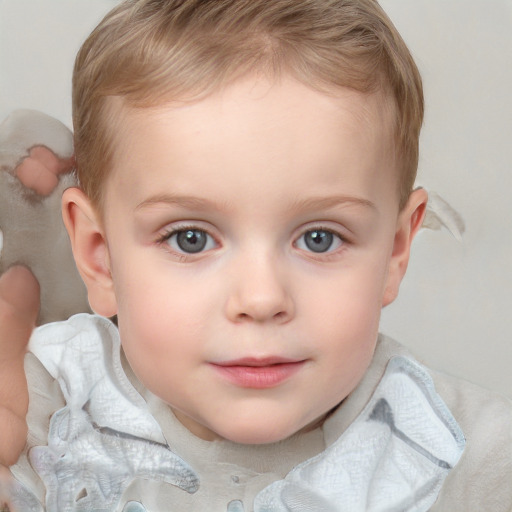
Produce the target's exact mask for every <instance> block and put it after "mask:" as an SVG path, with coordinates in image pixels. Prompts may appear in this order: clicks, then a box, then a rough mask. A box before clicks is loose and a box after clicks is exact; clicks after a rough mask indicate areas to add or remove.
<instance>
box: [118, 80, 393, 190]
mask: <svg viewBox="0 0 512 512" xmlns="http://www.w3.org/2000/svg"><path fill="white" fill-rule="evenodd" d="M115 109H116V110H117V115H116V117H117V119H118V121H117V122H116V123H115V124H116V125H117V126H116V127H115V147H114V159H113V169H112V171H111V174H110V178H109V179H110V182H112V183H118V182H119V181H122V182H124V183H128V182H132V185H133V186H135V187H137V189H138V190H139V191H140V193H141V194H156V193H157V192H158V187H159V186H160V185H161V184H162V181H163V182H165V181H166V180H165V178H166V176H167V177H168V185H169V186H174V187H179V182H178V180H177V179H176V178H177V175H176V173H177V172H178V171H179V172H182V171H183V170H186V172H187V174H188V175H189V176H190V178H191V179H193V178H197V179H200V180H201V184H206V182H207V181H208V180H209V179H211V180H212V181H215V180H222V179H225V177H226V175H225V173H224V170H225V169H226V168H229V169H237V174H236V176H233V174H229V176H228V177H230V178H236V179H237V180H238V181H240V180H242V181H245V182H247V183H248V184H250V185H251V186H252V187H256V188H257V186H258V185H259V184H262V183H264V184H266V185H268V184H269V183H275V182H277V181H281V182H287V183H289V184H293V183H294V182H295V181H297V180H296V178H297V170H298V169H299V168H310V169H312V170H314V169H322V170H323V171H324V174H333V175H334V174H336V175H339V176H340V177H341V176H343V172H342V171H343V170H355V169H357V170H358V171H359V173H360V174H361V176H360V178H361V179H368V180H373V181H376V182H377V181H381V180H382V179H383V178H384V177H385V179H386V181H388V182H389V181H393V182H396V180H397V176H396V175H395V174H396V173H393V171H394V167H395V165H394V146H393V118H394V116H393V107H392V101H391V100H388V99H387V98H386V97H385V96H383V95H382V94H363V93H360V92H357V91H354V90H351V89H348V88H343V89H336V90H333V91H329V92H319V91H317V90H314V89H311V88H309V87H307V86H305V85H303V84H301V83H300V82H297V81H294V80H292V79H281V80H280V81H279V82H276V81H272V82H270V81H268V80H266V79H258V78H254V77H250V78H247V79H244V80H242V81H239V82H236V83H235V84H232V85H230V86H229V87H226V88H224V89H222V90H221V91H219V92H217V93H215V94H212V95H210V96H208V97H206V98H204V99H201V100H199V101H194V102H179V101H173V102H169V103H166V104H163V105H159V106H156V107H151V108H131V107H128V106H126V105H123V104H122V102H121V101H118V102H117V104H116V105H115ZM384 163H385V165H384ZM141 168H143V169H146V170H152V169H155V168H159V169H167V170H168V173H167V175H166V176H164V175H163V174H164V173H160V174H159V177H158V178H159V179H158V180H157V181H155V179H154V178H155V177H156V175H154V174H152V172H147V173H140V172H138V170H140V169H141ZM205 171H208V172H205ZM151 176H152V178H151ZM311 176H312V177H314V173H312V175H311ZM318 178H319V179H320V175H318ZM376 178H378V179H376ZM205 180H206V181H205ZM311 186H314V185H313V184H311ZM254 190H256V189H254Z"/></svg>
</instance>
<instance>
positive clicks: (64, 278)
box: [0, 110, 89, 324]
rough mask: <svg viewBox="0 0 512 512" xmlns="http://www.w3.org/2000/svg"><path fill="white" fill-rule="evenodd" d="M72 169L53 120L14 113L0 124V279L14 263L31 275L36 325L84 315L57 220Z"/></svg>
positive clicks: (67, 144) (63, 135)
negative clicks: (34, 281)
mask: <svg viewBox="0 0 512 512" xmlns="http://www.w3.org/2000/svg"><path fill="white" fill-rule="evenodd" d="M73 165H74V159H73V136H72V134H71V132H70V131H69V130H68V128H66V126H64V125H63V124H62V123H61V122H60V121H58V120H56V119H54V118H53V117H50V116H48V115H46V114H43V113H41V112H37V111H34V110H16V111H14V112H13V113H12V114H10V115H9V116H8V117H7V118H6V119H5V120H4V121H3V122H2V123H1V124H0V275H1V274H3V273H4V272H5V271H6V270H7V269H8V268H10V267H11V266H13V265H16V264H21V265H24V266H26V267H28V268H29V269H30V270H31V271H32V273H33V274H34V275H35V277H36V279H37V281H38V282H39V286H40V290H41V297H40V299H41V309H40V313H39V318H38V324H43V323H48V322H51V321H56V320H65V319H67V318H69V317H70V316H71V315H73V314H75V313H79V312H86V311H89V306H88V303H87V294H86V289H85V286H84V285H83V283H82V281H81V279H80V276H79V274H78V271H77V270H76V267H75V263H74V260H73V256H72V253H71V247H70V243H69V239H68V236H67V233H66V230H65V228H64V224H63V222H62V218H61V207H60V200H61V195H62V192H63V190H64V189H66V188H68V187H70V186H73V185H75V184H76V178H75V176H74V173H73ZM27 299H28V298H27Z"/></svg>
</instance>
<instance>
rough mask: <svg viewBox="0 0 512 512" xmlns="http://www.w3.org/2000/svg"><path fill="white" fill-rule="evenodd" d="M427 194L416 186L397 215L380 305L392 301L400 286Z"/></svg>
mask: <svg viewBox="0 0 512 512" xmlns="http://www.w3.org/2000/svg"><path fill="white" fill-rule="evenodd" d="M427 201H428V194H427V192H426V190H424V189H422V188H418V189H416V190H414V191H413V192H412V193H411V195H410V196H409V200H408V201H407V204H406V205H405V207H404V208H403V210H402V211H401V212H400V214H399V216H398V222H397V228H396V232H395V239H394V241H393V252H392V254H391V259H390V262H389V270H388V277H387V282H386V288H385V290H384V296H383V299H382V306H383V307H384V306H387V305H388V304H391V302H393V301H394V300H395V299H396V297H397V295H398V290H399V288H400V283H401V282H402V279H403V277H404V275H405V272H406V270H407V265H408V263H409V256H410V252H411V244H412V241H413V239H414V237H415V235H416V233H417V232H418V231H419V229H420V228H421V225H422V223H423V219H424V217H425V211H426V207H427Z"/></svg>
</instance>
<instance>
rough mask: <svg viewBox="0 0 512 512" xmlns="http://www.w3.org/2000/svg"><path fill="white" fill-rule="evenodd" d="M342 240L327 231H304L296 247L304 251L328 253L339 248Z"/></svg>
mask: <svg viewBox="0 0 512 512" xmlns="http://www.w3.org/2000/svg"><path fill="white" fill-rule="evenodd" d="M342 243H343V240H342V239H341V237H340V236H339V235H337V234H336V233H333V232H332V231H329V230H327V229H312V230H310V231H306V232H305V233H304V234H303V235H302V236H301V237H300V238H299V239H298V240H297V244H296V245H297V247H298V248H299V249H303V250H306V251H311V252H316V253H323V252H330V251H333V250H335V249H337V248H338V247H340V246H341V244H342Z"/></svg>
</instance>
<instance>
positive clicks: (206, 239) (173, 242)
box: [165, 228, 216, 254]
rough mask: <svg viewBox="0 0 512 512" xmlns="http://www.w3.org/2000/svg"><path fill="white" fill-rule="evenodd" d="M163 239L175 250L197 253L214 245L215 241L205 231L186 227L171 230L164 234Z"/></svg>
mask: <svg viewBox="0 0 512 512" xmlns="http://www.w3.org/2000/svg"><path fill="white" fill-rule="evenodd" d="M165 241H166V242H167V244H168V245H169V246H170V247H171V249H173V250H175V251H176V252H181V253H186V254H197V253H199V252H203V251H208V250H210V249H213V248H214V247H215V246H216V242H215V240H214V239H213V237H212V236H211V235H209V234H208V233H207V232H206V231H203V230H202V229H197V228H187V229H180V230H176V231H172V232H171V233H168V234H167V235H166V236H165Z"/></svg>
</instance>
